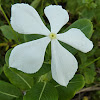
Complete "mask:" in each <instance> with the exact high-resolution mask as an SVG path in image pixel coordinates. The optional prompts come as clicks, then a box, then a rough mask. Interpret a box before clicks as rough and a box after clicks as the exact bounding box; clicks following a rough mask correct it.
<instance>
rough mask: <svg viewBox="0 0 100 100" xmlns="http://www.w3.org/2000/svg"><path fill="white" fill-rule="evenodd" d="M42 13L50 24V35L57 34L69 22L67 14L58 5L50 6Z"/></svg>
mask: <svg viewBox="0 0 100 100" xmlns="http://www.w3.org/2000/svg"><path fill="white" fill-rule="evenodd" d="M44 12H45V15H46V16H47V18H48V20H49V22H50V25H51V32H52V33H58V32H59V30H60V29H61V28H62V27H63V26H64V25H65V24H66V23H67V22H68V20H69V15H68V12H67V11H66V10H65V9H63V8H62V7H61V6H59V5H50V6H48V7H46V8H45V9H44Z"/></svg>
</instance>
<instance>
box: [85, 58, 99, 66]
mask: <svg viewBox="0 0 100 100" xmlns="http://www.w3.org/2000/svg"><path fill="white" fill-rule="evenodd" d="M98 60H100V57H98V58H96V59H94V60H93V61H91V62H90V63H88V64H87V65H85V66H84V68H85V67H87V66H89V65H91V64H92V63H94V62H96V61H98Z"/></svg>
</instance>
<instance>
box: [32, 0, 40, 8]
mask: <svg viewBox="0 0 100 100" xmlns="http://www.w3.org/2000/svg"><path fill="white" fill-rule="evenodd" d="M40 2H41V0H34V1H33V2H32V3H31V6H32V7H34V8H37V6H38V5H39V4H40Z"/></svg>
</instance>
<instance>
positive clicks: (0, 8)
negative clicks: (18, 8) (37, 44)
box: [0, 5, 19, 44]
mask: <svg viewBox="0 0 100 100" xmlns="http://www.w3.org/2000/svg"><path fill="white" fill-rule="evenodd" d="M0 10H1V12H2V13H3V15H4V17H5V19H6V21H7V23H8V24H9V26H10V27H11V24H10V21H9V19H8V17H7V15H6V13H5V12H4V10H3V8H2V7H1V5H0ZM11 29H12V30H13V28H12V27H11ZM13 32H14V30H13ZM14 36H15V38H16V41H17V43H18V44H19V41H18V38H17V36H16V34H14Z"/></svg>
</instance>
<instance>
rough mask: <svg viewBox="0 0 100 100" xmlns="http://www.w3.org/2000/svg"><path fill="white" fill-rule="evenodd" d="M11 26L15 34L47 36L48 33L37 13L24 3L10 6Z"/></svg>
mask: <svg viewBox="0 0 100 100" xmlns="http://www.w3.org/2000/svg"><path fill="white" fill-rule="evenodd" d="M11 25H12V27H13V29H14V30H15V31H16V32H19V33H22V34H42V35H48V34H49V33H50V31H49V30H48V29H47V28H46V26H45V25H44V24H43V22H42V20H41V18H40V16H39V14H38V13H37V11H36V10H35V9H34V8H33V7H31V6H30V5H28V4H24V3H21V4H19V3H17V4H14V5H12V8H11Z"/></svg>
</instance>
